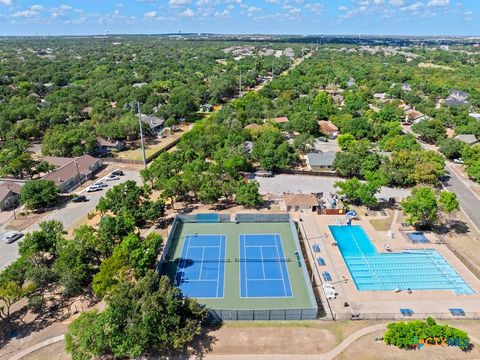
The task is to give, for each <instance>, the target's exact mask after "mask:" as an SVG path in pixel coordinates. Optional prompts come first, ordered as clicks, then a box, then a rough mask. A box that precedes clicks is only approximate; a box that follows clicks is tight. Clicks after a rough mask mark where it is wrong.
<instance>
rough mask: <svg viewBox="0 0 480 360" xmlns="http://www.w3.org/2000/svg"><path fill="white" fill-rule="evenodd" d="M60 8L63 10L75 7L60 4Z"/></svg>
mask: <svg viewBox="0 0 480 360" xmlns="http://www.w3.org/2000/svg"><path fill="white" fill-rule="evenodd" d="M60 10H61V11H68V10H73V7H71V6H70V5H65V4H62V5H60Z"/></svg>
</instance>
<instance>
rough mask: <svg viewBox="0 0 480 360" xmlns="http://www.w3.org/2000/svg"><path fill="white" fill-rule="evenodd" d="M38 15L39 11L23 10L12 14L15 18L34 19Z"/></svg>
mask: <svg viewBox="0 0 480 360" xmlns="http://www.w3.org/2000/svg"><path fill="white" fill-rule="evenodd" d="M37 15H38V11H35V10H30V9H28V10H23V11H17V12H16V13H14V14H12V16H13V17H22V18H32V17H35V16H37Z"/></svg>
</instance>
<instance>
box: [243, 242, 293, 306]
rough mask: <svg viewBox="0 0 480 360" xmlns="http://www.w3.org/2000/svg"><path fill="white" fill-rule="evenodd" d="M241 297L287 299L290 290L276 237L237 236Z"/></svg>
mask: <svg viewBox="0 0 480 360" xmlns="http://www.w3.org/2000/svg"><path fill="white" fill-rule="evenodd" d="M238 261H239V262H240V297H242V298H252V297H253V298H254V297H268V298H272V297H290V296H292V288H291V286H290V279H289V277H288V270H287V266H286V262H287V261H289V259H286V258H285V257H284V254H283V249H282V242H281V240H280V235H278V234H248V235H246V234H242V235H240V259H239V260H238Z"/></svg>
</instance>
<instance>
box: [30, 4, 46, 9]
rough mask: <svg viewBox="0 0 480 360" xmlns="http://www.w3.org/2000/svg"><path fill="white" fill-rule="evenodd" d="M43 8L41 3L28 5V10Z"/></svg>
mask: <svg viewBox="0 0 480 360" xmlns="http://www.w3.org/2000/svg"><path fill="white" fill-rule="evenodd" d="M42 9H43V6H42V5H38V4H36V5H32V6H30V10H33V11H41V10H42Z"/></svg>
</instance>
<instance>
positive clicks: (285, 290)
mask: <svg viewBox="0 0 480 360" xmlns="http://www.w3.org/2000/svg"><path fill="white" fill-rule="evenodd" d="M274 239H275V245H277V236H276V235H275V236H274ZM276 252H277V258H278V260H279V261H280V254H279V252H278V245H277V247H276ZM279 266H280V273H281V274H282V279H283V281H282V283H283V291H284V295H285V296H287V287H286V286H285V277H284V276H283V266H282V264H279Z"/></svg>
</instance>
